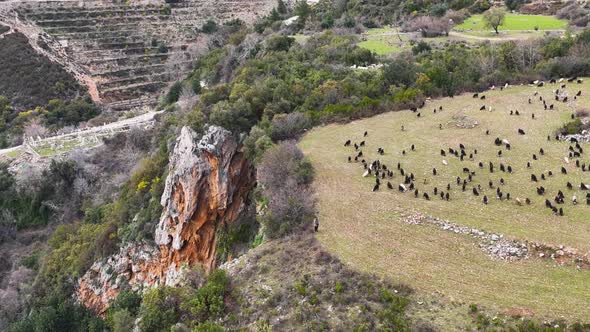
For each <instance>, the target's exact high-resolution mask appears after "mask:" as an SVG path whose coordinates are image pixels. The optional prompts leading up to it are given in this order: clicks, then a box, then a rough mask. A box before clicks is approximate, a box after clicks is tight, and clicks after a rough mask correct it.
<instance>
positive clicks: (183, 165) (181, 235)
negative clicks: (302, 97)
mask: <svg viewBox="0 0 590 332" xmlns="http://www.w3.org/2000/svg"><path fill="white" fill-rule="evenodd" d="M253 185H254V172H253V169H252V168H251V166H250V164H249V163H248V161H247V160H246V159H245V157H244V155H243V153H242V150H241V147H240V145H239V144H238V142H237V141H236V139H235V138H234V137H233V135H232V134H231V133H230V132H229V131H227V130H225V129H223V128H220V127H215V126H211V127H210V128H209V129H208V131H207V133H206V134H205V135H204V136H203V137H202V138H201V139H200V140H198V141H197V134H196V133H195V132H194V131H192V130H191V129H190V128H188V127H184V128H182V130H181V134H180V136H179V137H178V139H177V141H176V145H175V148H174V151H173V152H172V155H171V157H170V164H169V174H168V177H167V179H166V186H165V189H164V194H163V195H162V199H161V204H162V206H163V207H164V210H163V212H162V216H161V218H160V222H159V224H158V226H157V229H156V234H155V244H152V243H145V242H143V243H129V244H127V245H126V246H125V247H122V248H121V249H120V251H119V252H118V253H117V254H114V255H112V256H110V257H108V258H106V259H103V260H101V261H97V262H95V263H94V264H93V265H92V267H91V268H90V269H89V270H88V271H87V272H86V274H85V275H84V276H83V277H82V278H81V279H80V280H79V283H78V289H77V292H76V296H77V298H78V300H79V301H80V302H81V303H82V304H83V305H85V306H86V307H88V308H90V309H92V310H94V311H95V312H97V313H99V314H104V313H105V311H106V309H107V308H108V306H109V303H110V302H111V301H112V300H113V299H114V298H115V297H116V296H117V294H118V293H119V292H120V291H121V290H122V289H125V288H129V287H131V288H132V289H145V288H149V287H154V286H158V285H169V286H175V285H178V284H180V283H181V282H182V276H183V271H184V270H186V269H188V268H191V267H194V266H202V267H203V268H204V269H205V270H210V269H211V268H213V267H214V266H215V265H216V251H215V248H216V234H217V231H218V230H219V229H220V228H222V227H226V226H227V225H229V224H231V223H232V222H234V221H235V220H236V219H237V218H238V216H239V214H240V212H241V211H242V209H243V208H244V206H245V204H246V201H247V199H248V193H249V192H250V190H251V188H252V186H253Z"/></svg>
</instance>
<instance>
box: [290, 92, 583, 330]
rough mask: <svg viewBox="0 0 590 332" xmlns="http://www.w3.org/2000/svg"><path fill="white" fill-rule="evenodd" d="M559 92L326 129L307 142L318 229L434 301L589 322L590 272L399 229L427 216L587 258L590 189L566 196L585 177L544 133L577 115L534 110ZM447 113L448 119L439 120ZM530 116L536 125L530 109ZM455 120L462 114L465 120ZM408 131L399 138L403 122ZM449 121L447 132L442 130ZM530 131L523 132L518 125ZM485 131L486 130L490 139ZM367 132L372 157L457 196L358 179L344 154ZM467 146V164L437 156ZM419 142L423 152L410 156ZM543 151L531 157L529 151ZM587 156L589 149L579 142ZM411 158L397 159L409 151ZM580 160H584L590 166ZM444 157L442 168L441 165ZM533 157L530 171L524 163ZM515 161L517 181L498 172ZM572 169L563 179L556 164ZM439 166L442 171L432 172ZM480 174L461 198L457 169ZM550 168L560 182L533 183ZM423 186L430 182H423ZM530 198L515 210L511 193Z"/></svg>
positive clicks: (455, 237) (446, 235) (427, 229)
mask: <svg viewBox="0 0 590 332" xmlns="http://www.w3.org/2000/svg"><path fill="white" fill-rule="evenodd" d="M555 87H556V86H555V85H553V86H547V87H544V88H533V87H526V86H521V87H510V88H509V89H508V90H505V91H503V92H501V91H489V92H486V93H485V94H486V100H479V99H473V98H472V97H471V95H463V96H458V97H455V98H453V99H442V100H435V101H432V102H429V103H427V105H426V107H425V108H424V109H423V110H422V111H421V114H422V116H421V117H420V118H417V117H416V114H414V113H411V112H391V113H386V114H382V115H379V116H375V117H372V118H368V119H364V120H359V121H355V122H352V123H349V124H344V125H342V124H339V125H329V126H325V127H320V128H316V129H313V130H312V131H310V132H309V133H308V134H307V135H306V136H305V137H304V138H303V139H302V141H301V143H300V146H301V148H302V149H303V151H304V152H305V153H306V155H308V156H309V158H310V159H311V161H312V163H313V165H314V167H315V169H316V171H317V177H316V180H315V182H314V186H315V190H316V194H317V199H318V206H319V213H320V220H321V227H320V232H319V233H318V238H319V240H320V241H321V242H322V243H323V244H324V245H325V246H326V247H327V248H328V249H329V250H331V251H332V252H334V253H336V254H337V255H338V256H339V257H340V258H341V259H342V260H344V261H345V262H347V263H349V264H351V265H352V266H354V267H356V268H360V269H362V270H365V271H372V272H376V273H378V274H380V275H383V276H387V277H391V278H392V279H394V280H395V281H396V282H403V283H407V284H408V285H410V286H412V287H414V288H415V289H417V290H419V292H420V294H425V296H427V295H429V294H437V296H438V295H442V296H443V297H445V298H447V299H450V301H458V302H461V303H479V304H482V305H483V306H484V307H486V308H488V309H490V310H494V311H498V312H501V311H504V310H510V309H515V308H525V309H527V310H530V311H531V312H532V313H533V314H534V315H535V316H536V317H539V318H553V319H555V318H562V317H563V318H567V319H576V318H577V319H584V318H587V317H590V306H588V303H589V301H590V290H589V289H588V287H587V285H588V284H589V283H590V271H588V270H577V269H576V268H575V267H572V266H556V265H555V263H553V262H552V261H551V260H546V259H539V258H535V257H533V258H530V259H527V260H522V261H517V262H505V261H498V260H494V259H492V258H490V257H489V256H487V255H486V254H485V252H484V251H482V250H481V249H480V248H479V247H478V243H477V242H475V240H473V239H472V238H471V237H468V236H465V235H459V234H455V233H451V232H448V231H444V230H441V229H439V228H436V227H434V226H426V225H409V224H406V223H403V222H401V219H402V217H403V216H404V215H405V214H408V213H411V212H422V213H426V214H429V215H433V216H435V217H439V218H443V219H447V220H450V221H452V222H454V223H457V224H462V225H467V226H471V227H476V228H479V229H483V230H486V231H490V232H499V233H502V234H504V235H505V236H506V237H508V238H513V239H518V240H530V241H538V242H545V243H548V244H554V245H565V246H569V247H573V248H576V249H577V250H578V252H579V253H580V254H588V253H590V218H589V216H590V206H587V205H585V199H584V197H585V192H583V191H580V190H578V189H574V190H571V191H570V190H567V189H565V184H566V182H567V181H570V182H572V183H573V184H574V185H576V184H579V183H580V181H584V182H585V183H590V172H586V173H583V172H581V170H580V169H578V168H576V167H575V164H574V163H573V162H572V163H570V164H566V163H565V162H564V156H566V155H567V151H568V150H567V149H568V146H569V145H568V144H566V143H563V142H558V141H555V140H551V141H547V138H546V137H547V135H550V134H552V133H553V132H554V130H555V129H557V128H559V127H560V126H562V125H563V124H564V123H565V122H567V121H568V120H569V118H570V115H571V114H572V110H571V109H570V108H569V107H568V106H567V105H566V104H564V103H561V102H559V103H557V104H556V105H557V108H558V110H556V111H545V110H543V107H542V106H543V105H542V103H541V102H539V101H538V99H535V101H534V102H533V104H531V105H529V104H528V102H527V100H528V98H529V97H532V96H533V92H534V91H535V90H538V91H539V92H540V95H542V96H544V97H545V98H546V99H547V100H550V102H549V103H553V101H552V100H553V98H552V96H553V92H552V89H554V88H555ZM589 88H590V86H589V85H588V84H587V83H584V84H581V85H572V86H571V87H570V90H569V94H570V96H572V95H573V94H574V93H575V92H577V91H578V89H581V90H582V91H584V92H589V91H590V89H589ZM588 102H590V97H589V96H588V95H583V96H582V97H581V98H579V99H578V101H577V106H578V107H582V106H583V105H588ZM484 104H485V105H490V106H492V107H493V111H492V112H488V111H479V108H480V106H481V105H484ZM439 106H443V111H442V112H437V113H436V114H434V113H433V111H432V110H433V109H434V108H438V107H439ZM511 109H512V110H519V112H520V113H521V115H520V116H515V115H513V116H510V115H509V111H510V110H511ZM533 112H534V113H535V119H532V117H531V113H533ZM458 115H462V116H463V119H462V120H458V118H460V117H459V116H458ZM470 121H476V122H477V123H478V125H477V126H476V127H475V128H473V129H463V128H459V127H457V124H458V123H464V122H470ZM402 125H403V126H404V127H405V131H403V132H402V131H401V126H402ZM439 125H442V130H441V129H439ZM518 128H522V129H524V130H525V132H526V135H518V133H517V129H518ZM487 129H489V130H490V135H485V131H486V130H487ZM365 130H367V131H368V132H369V135H368V137H367V138H366V142H367V146H366V147H365V148H364V149H363V152H364V153H365V157H364V158H366V159H367V160H374V159H377V158H378V159H380V160H382V161H383V162H384V163H385V164H387V165H388V166H389V167H390V168H394V169H395V165H396V164H397V162H400V163H401V165H402V167H403V168H404V169H405V170H406V171H408V172H413V173H414V174H415V176H416V185H417V188H418V189H419V190H420V192H422V191H428V192H429V193H430V194H431V196H432V189H433V187H435V186H436V187H438V188H441V189H442V188H444V189H445V191H446V188H445V187H446V185H447V183H450V184H451V187H452V189H451V190H450V195H451V200H450V201H449V202H447V201H442V200H440V199H439V198H437V197H435V198H434V199H432V200H430V201H427V200H425V199H423V198H418V199H416V198H414V195H413V194H412V193H405V194H404V193H400V192H398V191H397V185H398V184H399V183H401V182H402V178H401V176H400V175H399V174H398V173H397V172H396V175H395V176H394V178H393V179H392V180H391V182H392V183H393V184H394V186H395V188H396V189H395V190H388V189H387V188H386V186H385V185H383V186H382V187H381V189H380V190H379V191H378V192H372V191H371V189H372V188H373V185H374V182H375V180H374V179H373V178H370V177H369V178H363V177H362V176H361V175H362V173H363V169H362V166H361V164H360V163H348V162H347V161H346V160H347V157H348V156H350V155H353V153H354V148H350V147H344V146H343V143H344V142H345V141H346V140H347V139H352V140H353V142H360V141H361V140H363V137H362V134H363V132H364V131H365ZM496 137H500V138H505V139H508V140H509V141H510V142H511V145H512V149H511V150H510V151H508V150H505V149H503V150H504V151H503V156H502V157H498V156H497V151H498V150H499V148H498V147H497V146H495V145H494V142H493V141H494V139H495V138H496ZM459 143H463V144H465V145H466V147H467V150H468V153H470V152H471V151H473V150H474V149H477V150H478V153H477V155H475V157H474V160H467V159H466V160H465V161H463V162H461V161H460V160H459V159H458V158H455V157H449V156H447V157H442V156H441V155H440V149H445V150H446V149H447V148H448V147H453V148H458V145H459ZM412 144H414V145H415V146H416V151H413V152H412V151H410V146H411V145H412ZM377 147H382V148H384V149H385V155H384V156H379V155H377V153H376V149H377ZM541 147H542V148H543V149H544V151H545V155H544V156H540V158H539V160H537V161H533V160H532V158H531V156H532V154H533V153H536V154H537V155H539V153H538V152H539V149H540V148H541ZM584 147H585V148H586V149H588V147H587V146H584ZM404 149H405V150H406V151H407V154H406V155H405V156H404V155H402V150H404ZM587 154H588V152H586V155H583V157H582V160H581V161H582V162H586V163H588V162H589V161H590V159H589V158H588V157H587ZM443 159H446V160H447V161H448V165H447V166H445V165H443V163H442V160H443ZM479 161H482V162H484V163H485V165H487V164H488V162H489V161H492V162H493V163H494V164H495V165H496V170H495V172H494V173H490V172H489V171H488V168H487V167H485V168H484V169H483V170H480V169H478V166H477V163H478V162H479ZM527 161H531V163H532V168H531V169H527V168H526V163H527ZM501 162H502V163H504V164H505V165H511V166H512V167H513V169H514V173H513V174H508V173H503V172H500V171H499V169H498V167H499V163H501ZM562 166H564V167H565V168H566V169H567V170H568V174H567V175H562V174H560V168H561V167H562ZM433 167H436V168H437V170H438V175H437V176H433V175H432V168H433ZM463 167H468V168H470V169H474V170H476V173H477V175H476V176H475V178H474V181H473V182H472V183H470V184H469V186H468V190H467V191H466V192H462V191H461V188H460V187H458V186H456V185H455V179H456V177H457V176H461V177H465V176H464V174H463V173H462V168H463ZM548 170H552V171H553V173H554V175H553V176H552V177H548V178H547V180H545V181H542V180H540V179H539V181H542V183H538V184H535V183H532V182H531V180H530V174H531V173H535V174H537V176H539V177H540V174H541V173H542V172H545V174H547V171H548ZM500 178H504V179H505V181H506V184H505V185H504V186H502V191H503V192H504V193H506V192H510V193H511V196H512V200H510V201H506V200H503V201H500V200H498V199H496V198H495V194H494V192H495V189H487V188H488V181H489V180H492V181H493V182H494V184H495V185H498V184H499V179H500ZM424 181H426V184H424ZM477 184H481V186H482V187H483V188H484V190H483V193H482V195H483V194H486V195H488V196H489V197H490V204H489V205H484V204H483V203H482V198H481V196H480V197H475V196H474V195H473V194H472V193H471V188H472V187H473V186H476V185H477ZM540 185H542V186H544V187H545V188H546V189H547V192H548V193H547V194H546V195H545V196H544V197H542V196H539V195H537V193H536V190H535V188H536V186H540ZM558 189H561V190H562V191H564V192H565V196H566V203H565V204H564V205H563V207H564V210H565V216H563V217H559V216H554V215H553V214H552V213H551V211H550V210H549V209H547V208H545V206H544V200H545V198H550V199H551V198H552V197H553V196H554V195H555V193H556V192H557V190H558ZM574 193H575V194H576V195H577V196H578V197H579V200H580V201H581V204H579V205H577V206H573V205H572V204H571V202H570V197H571V196H572V195H573V194H574ZM516 197H520V198H521V199H522V200H524V198H525V197H529V198H530V199H531V200H532V204H531V205H530V206H527V205H524V206H517V205H516V204H515V198H516Z"/></svg>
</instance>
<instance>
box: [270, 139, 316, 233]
mask: <svg viewBox="0 0 590 332" xmlns="http://www.w3.org/2000/svg"><path fill="white" fill-rule="evenodd" d="M312 178H313V169H312V168H311V164H310V163H309V161H307V160H306V159H305V158H304V156H303V153H302V152H301V150H299V148H298V147H297V146H296V145H295V143H293V142H283V143H280V144H278V145H276V146H274V147H272V148H270V149H269V150H267V151H266V153H265V154H264V156H263V157H262V160H261V162H260V165H259V167H258V179H259V180H260V183H261V184H262V188H263V189H262V194H263V196H264V197H265V198H266V200H267V201H268V206H267V207H268V210H267V213H266V214H265V215H264V217H263V218H262V220H261V221H262V223H263V225H264V230H265V234H266V236H268V237H270V238H274V237H280V236H282V235H285V234H287V233H289V232H291V231H292V230H293V229H294V228H296V227H297V226H299V225H301V224H302V223H303V222H304V221H306V220H309V219H310V218H311V216H312V215H313V213H314V209H313V200H312V198H311V194H310V192H309V188H307V184H308V183H309V182H311V179H312Z"/></svg>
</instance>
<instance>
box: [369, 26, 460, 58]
mask: <svg viewBox="0 0 590 332" xmlns="http://www.w3.org/2000/svg"><path fill="white" fill-rule="evenodd" d="M361 39H362V41H361V42H359V43H358V46H360V47H363V48H366V49H368V50H371V51H373V52H375V53H377V54H379V55H387V54H393V53H398V52H401V51H409V50H411V49H412V43H413V42H417V41H419V40H422V41H425V42H427V43H430V44H432V45H436V44H441V43H446V42H449V41H459V40H464V39H462V38H454V37H436V38H422V37H420V36H419V35H418V34H414V33H409V34H408V33H398V31H397V30H396V29H393V28H376V29H370V30H369V31H367V33H365V34H363V35H362V37H361Z"/></svg>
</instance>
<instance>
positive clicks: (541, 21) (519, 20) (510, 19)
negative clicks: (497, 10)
mask: <svg viewBox="0 0 590 332" xmlns="http://www.w3.org/2000/svg"><path fill="white" fill-rule="evenodd" d="M566 27H567V21H566V20H560V19H557V18H555V17H553V16H545V15H520V14H506V19H505V21H504V24H503V25H501V26H500V28H499V30H535V28H538V30H561V29H565V28H566ZM455 30H491V29H490V28H486V27H485V25H484V22H483V15H473V16H471V17H470V18H468V19H467V20H465V22H463V23H462V24H459V25H457V26H455Z"/></svg>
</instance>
